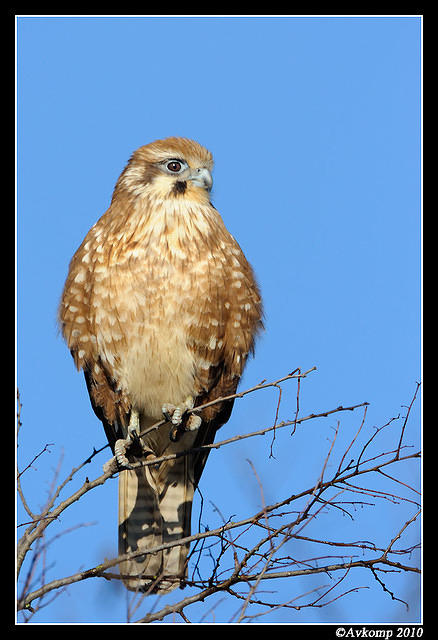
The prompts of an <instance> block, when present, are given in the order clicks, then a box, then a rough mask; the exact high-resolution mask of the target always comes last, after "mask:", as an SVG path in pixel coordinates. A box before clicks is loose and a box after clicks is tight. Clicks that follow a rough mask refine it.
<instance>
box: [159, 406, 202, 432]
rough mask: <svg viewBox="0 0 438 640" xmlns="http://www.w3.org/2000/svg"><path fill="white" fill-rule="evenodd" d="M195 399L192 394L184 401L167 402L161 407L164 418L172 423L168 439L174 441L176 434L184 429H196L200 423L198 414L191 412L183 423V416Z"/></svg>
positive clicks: (200, 419)
mask: <svg viewBox="0 0 438 640" xmlns="http://www.w3.org/2000/svg"><path fill="white" fill-rule="evenodd" d="M194 406H195V401H194V399H193V397H192V396H188V397H187V398H186V399H185V400H184V402H182V403H181V404H178V405H176V406H175V405H174V404H171V403H169V402H167V403H166V404H164V405H163V407H162V412H163V415H164V417H165V418H166V420H168V421H169V422H171V423H172V428H171V430H170V439H171V440H172V441H176V440H177V439H178V436H179V435H180V434H181V433H182V432H184V431H197V430H198V429H199V427H200V426H201V423H202V418H201V417H200V416H197V415H195V414H194V413H191V414H190V415H189V416H188V418H187V420H186V422H185V424H184V425H183V416H184V414H185V413H186V412H187V411H190V409H193V407H194Z"/></svg>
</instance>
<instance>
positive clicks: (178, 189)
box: [172, 180, 187, 196]
mask: <svg viewBox="0 0 438 640" xmlns="http://www.w3.org/2000/svg"><path fill="white" fill-rule="evenodd" d="M186 189H187V182H185V181H182V180H178V181H177V182H175V184H174V186H173V189H172V193H173V194H174V195H175V196H182V195H183V194H184V193H185V192H186Z"/></svg>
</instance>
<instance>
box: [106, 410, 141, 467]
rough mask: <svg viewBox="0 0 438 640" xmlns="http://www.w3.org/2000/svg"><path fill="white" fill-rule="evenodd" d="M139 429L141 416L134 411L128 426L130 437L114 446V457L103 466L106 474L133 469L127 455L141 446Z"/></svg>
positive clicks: (120, 440) (118, 441) (117, 441)
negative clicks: (130, 450)
mask: <svg viewBox="0 0 438 640" xmlns="http://www.w3.org/2000/svg"><path fill="white" fill-rule="evenodd" d="M138 427H139V416H138V413H137V411H135V410H134V409H132V411H131V417H130V420H129V425H128V435H127V437H126V438H120V439H119V440H116V442H115V444H114V456H113V457H112V458H111V459H110V460H108V461H107V462H105V464H104V465H103V471H104V473H106V472H107V471H111V473H115V472H116V471H122V470H123V469H132V466H131V464H130V463H129V460H128V458H127V456H126V454H127V452H128V451H129V449H131V448H132V447H133V445H138V444H139V438H138Z"/></svg>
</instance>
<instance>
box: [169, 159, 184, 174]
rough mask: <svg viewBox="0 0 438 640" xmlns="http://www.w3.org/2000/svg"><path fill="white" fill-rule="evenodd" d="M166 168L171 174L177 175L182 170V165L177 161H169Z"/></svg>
mask: <svg viewBox="0 0 438 640" xmlns="http://www.w3.org/2000/svg"><path fill="white" fill-rule="evenodd" d="M166 167H167V168H168V169H169V171H172V172H173V173H179V172H180V171H181V169H182V164H181V162H179V160H171V161H170V162H168V163H167V165H166Z"/></svg>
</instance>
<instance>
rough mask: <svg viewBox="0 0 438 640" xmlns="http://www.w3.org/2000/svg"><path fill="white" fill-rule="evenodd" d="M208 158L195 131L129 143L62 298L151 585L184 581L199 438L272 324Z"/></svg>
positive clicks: (228, 404) (129, 547) (124, 535)
mask: <svg viewBox="0 0 438 640" xmlns="http://www.w3.org/2000/svg"><path fill="white" fill-rule="evenodd" d="M233 156H234V158H236V160H237V158H238V156H236V155H234V154H233ZM212 170H213V156H212V154H211V152H210V151H208V150H207V149H206V148H205V147H204V146H202V145H201V144H200V143H198V142H196V141H195V140H191V139H189V138H183V137H168V138H164V139H160V140H156V141H154V142H150V143H148V144H145V145H143V146H141V147H139V148H138V149H137V150H136V151H134V152H133V153H132V155H131V156H130V158H129V160H128V162H127V164H126V166H125V167H124V169H123V171H122V172H121V174H120V176H119V178H118V180H117V182H116V184H115V188H114V191H113V194H112V198H111V201H110V205H109V207H108V209H107V210H106V211H105V213H104V214H103V215H102V216H101V217H100V218H99V219H98V220H97V222H96V223H95V224H94V225H93V226H92V227H91V229H90V230H89V231H88V233H87V234H86V236H85V238H84V240H83V242H82V243H81V245H80V246H79V248H78V249H77V251H76V252H75V253H74V255H73V257H72V259H71V261H70V263H69V267H68V274H67V277H66V280H65V285H64V288H63V292H62V295H61V300H60V303H59V310H58V322H59V326H60V329H61V333H62V336H63V338H64V339H65V342H66V344H67V346H68V348H69V350H70V352H71V355H72V357H73V360H74V363H75V365H76V368H77V369H78V370H79V371H83V374H84V377H85V382H86V387H87V390H88V394H89V398H90V401H91V405H92V408H93V410H94V413H95V414H96V416H97V418H98V419H99V420H100V421H101V422H102V424H103V427H104V430H105V434H106V437H107V440H108V443H109V445H110V447H111V450H112V452H113V454H114V457H113V458H112V459H111V461H110V462H111V464H115V467H116V468H117V470H118V475H119V496H118V501H119V516H118V552H119V556H126V555H127V554H130V555H129V557H128V558H126V557H125V558H124V559H121V560H120V562H119V570H120V576H121V578H122V580H123V583H124V585H125V586H126V587H127V589H129V590H130V591H136V592H142V593H145V594H151V593H155V594H157V593H158V594H165V593H168V592H170V591H172V590H173V589H175V588H176V587H178V586H179V587H181V588H183V587H184V585H185V581H186V579H187V575H188V574H187V571H188V569H187V565H188V554H189V548H190V544H189V543H187V542H182V543H181V544H179V541H180V540H182V539H184V538H187V537H189V536H190V535H191V533H190V532H191V510H192V503H193V498H194V492H195V490H196V488H197V486H198V483H199V480H200V477H201V474H202V472H203V469H204V466H205V463H206V461H207V457H208V453H209V451H210V449H209V448H204V449H202V447H203V446H204V445H208V444H211V443H213V442H214V438H215V435H216V432H217V430H218V429H219V428H220V427H221V426H222V425H224V424H225V423H226V422H227V421H228V420H229V418H230V415H231V412H232V408H233V403H234V398H231V399H225V400H222V398H226V397H227V396H230V395H231V396H233V395H235V393H236V389H237V386H238V384H239V380H240V378H241V376H242V373H243V371H244V368H245V365H246V362H247V360H248V357H249V356H250V355H253V354H254V347H255V342H256V339H257V337H258V335H259V333H260V332H261V331H262V330H263V328H264V326H263V303H262V297H261V292H260V288H259V285H258V283H257V281H256V277H255V274H254V270H253V268H252V266H251V265H250V263H249V262H248V260H247V259H246V257H245V255H244V253H243V251H242V249H241V248H240V246H239V244H238V243H237V241H236V240H235V239H234V237H233V236H232V235H231V233H230V232H229V231H228V230H227V228H226V226H225V224H224V222H223V219H222V217H221V215H220V213H219V212H218V211H217V209H216V208H215V207H214V205H213V204H212V202H211V190H212V184H213V179H212ZM207 403H212V404H209V406H207V407H203V408H201V409H200V410H199V411H198V412H197V411H196V408H197V407H202V406H203V405H205V404H207ZM157 424H158V425H161V426H158V427H157V426H156V425H157ZM192 451H193V453H192ZM183 452H184V454H183ZM163 456H166V460H164V461H162V462H161V463H157V464H155V465H154V464H152V462H153V460H155V459H158V458H160V457H163ZM146 463H147V464H146ZM219 481H220V478H219ZM155 549H157V550H156V551H154V550H155Z"/></svg>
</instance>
